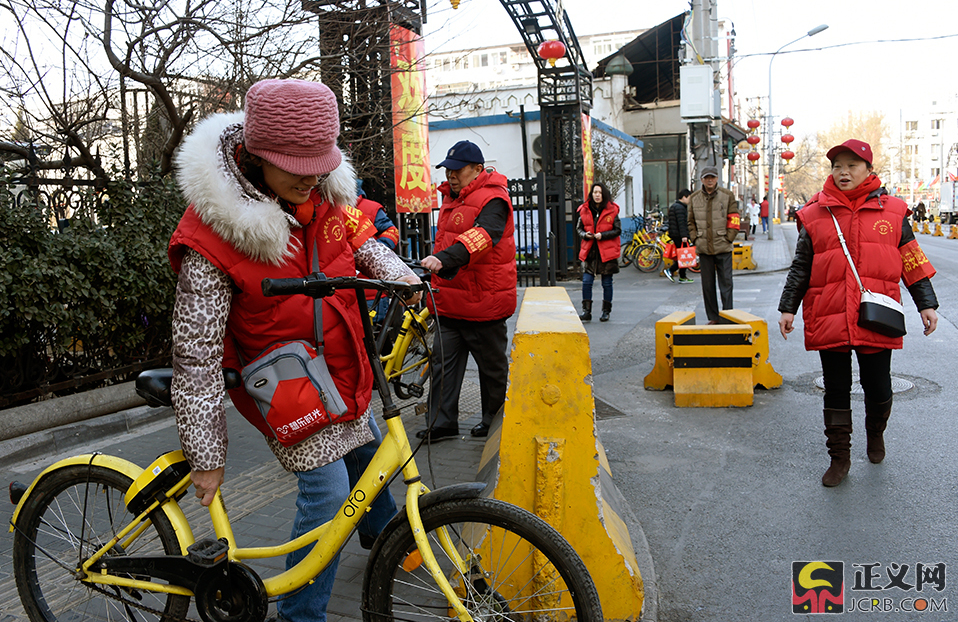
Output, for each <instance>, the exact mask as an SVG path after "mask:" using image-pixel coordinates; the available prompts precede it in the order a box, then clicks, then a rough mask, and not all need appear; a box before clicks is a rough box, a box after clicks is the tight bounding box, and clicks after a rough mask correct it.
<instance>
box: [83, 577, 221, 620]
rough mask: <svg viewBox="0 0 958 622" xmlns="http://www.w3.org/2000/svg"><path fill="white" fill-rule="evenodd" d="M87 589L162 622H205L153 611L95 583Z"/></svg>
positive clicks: (156, 610)
mask: <svg viewBox="0 0 958 622" xmlns="http://www.w3.org/2000/svg"><path fill="white" fill-rule="evenodd" d="M87 587H89V588H90V589H91V590H93V591H95V592H99V593H101V594H103V595H104V596H106V597H107V598H111V599H113V600H116V601H119V602H121V603H123V604H124V605H127V606H130V605H132V606H133V607H135V608H137V609H139V610H140V611H146V612H147V613H152V614H153V615H155V616H157V617H158V618H160V619H161V620H163V619H165V620H172V621H173V622H203V620H194V619H193V618H178V617H176V616H174V615H170V614H168V613H166V612H164V611H160V610H158V609H153V608H152V607H147V606H146V605H143V604H140V603H138V602H136V601H134V600H127V599H126V598H124V597H123V596H121V595H119V594H114V593H111V592H108V591H107V590H106V589H104V588H102V587H100V586H99V585H97V584H95V583H90V584H88V585H87Z"/></svg>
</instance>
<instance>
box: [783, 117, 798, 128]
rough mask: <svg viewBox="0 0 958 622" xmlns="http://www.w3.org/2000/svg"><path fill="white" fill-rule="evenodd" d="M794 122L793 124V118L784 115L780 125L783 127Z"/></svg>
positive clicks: (790, 125)
mask: <svg viewBox="0 0 958 622" xmlns="http://www.w3.org/2000/svg"><path fill="white" fill-rule="evenodd" d="M794 124H795V119H793V118H792V117H785V118H784V119H782V125H784V126H785V127H792V125H794Z"/></svg>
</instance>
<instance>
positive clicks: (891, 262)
mask: <svg viewBox="0 0 958 622" xmlns="http://www.w3.org/2000/svg"><path fill="white" fill-rule="evenodd" d="M826 206H828V207H830V208H831V210H832V213H834V214H835V218H837V219H838V224H839V226H840V227H841V228H842V233H843V234H844V236H845V243H846V244H847V245H848V252H849V253H850V254H851V256H852V261H854V262H855V268H857V270H858V275H859V276H860V277H861V280H862V284H863V285H864V286H865V288H866V289H869V290H871V291H873V292H875V293H877V294H885V295H886V296H891V297H892V298H894V299H895V300H898V301H900V300H901V294H900V289H899V285H898V284H899V282H900V281H901V280H902V277H903V274H904V270H903V263H902V256H901V253H900V251H899V249H898V244H899V243H900V242H901V226H902V219H903V218H904V217H905V214H906V213H907V211H908V207H907V206H906V205H905V203H904V201H902V200H901V199H896V198H894V197H889V196H874V197H871V198H869V199H868V200H867V201H865V203H863V204H862V205H861V207H859V208H858V209H857V210H854V211H852V210H851V209H849V208H848V207H847V206H845V205H842V204H840V203H837V201H836V200H835V199H833V198H831V197H829V196H828V195H826V194H825V193H823V192H819V193H818V194H816V195H815V196H813V197H812V200H811V201H809V203H808V204H807V205H806V206H805V207H803V208H802V209H801V210H799V212H798V214H797V215H798V220H799V222H800V223H801V226H803V227H805V229H807V230H808V235H809V237H810V238H811V241H812V247H813V249H814V256H813V258H812V268H811V278H810V281H809V286H808V291H807V292H806V293H805V297H804V298H803V299H802V318H803V320H804V323H805V349H806V350H828V349H832V348H847V347H850V346H871V347H875V348H882V349H899V348H901V346H902V340H901V337H898V338H894V337H886V336H884V335H880V334H879V333H876V332H873V331H870V330H868V329H865V328H862V327H860V326H859V325H858V306H859V302H860V301H861V293H860V292H859V289H858V282H857V281H856V280H855V275H854V274H852V270H851V267H849V265H848V260H847V259H846V258H845V253H844V251H843V250H842V245H841V243H840V242H839V240H838V232H837V231H836V230H835V223H834V222H832V218H831V216H830V215H829V213H828V210H827V209H826Z"/></svg>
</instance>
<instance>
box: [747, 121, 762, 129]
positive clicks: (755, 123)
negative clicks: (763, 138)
mask: <svg viewBox="0 0 958 622" xmlns="http://www.w3.org/2000/svg"><path fill="white" fill-rule="evenodd" d="M761 124H762V123H761V121H759V120H758V119H749V120H748V123H747V124H746V125H748V129H750V130H754V129H755V128H757V127H758V126H760V125H761Z"/></svg>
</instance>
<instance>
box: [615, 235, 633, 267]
mask: <svg viewBox="0 0 958 622" xmlns="http://www.w3.org/2000/svg"><path fill="white" fill-rule="evenodd" d="M635 248H636V247H635V245H634V244H632V241H631V240H629V241H628V242H626V243H625V244H623V245H622V247H621V248H620V249H619V267H620V268H624V267H626V266H628V265H629V264H630V263H632V257H633V255H634V254H635Z"/></svg>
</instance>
